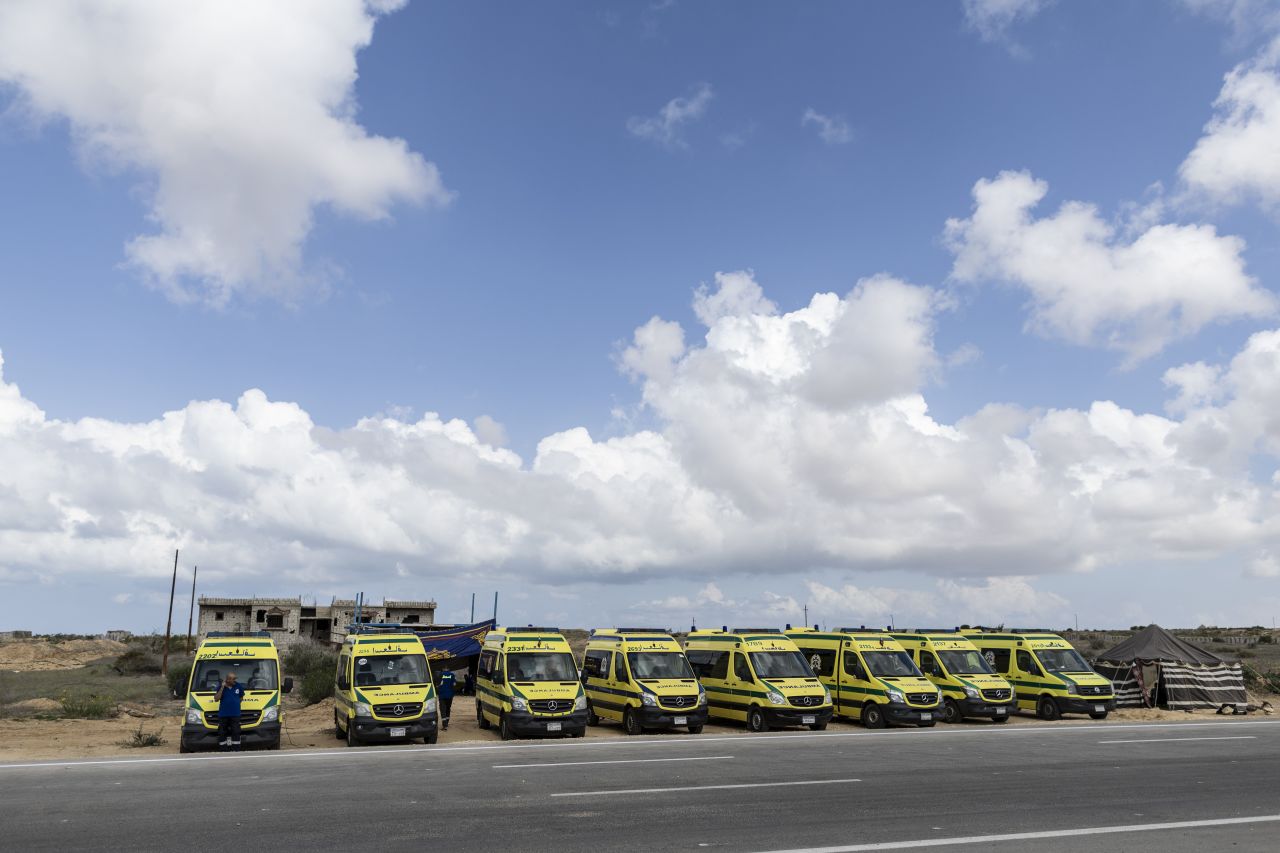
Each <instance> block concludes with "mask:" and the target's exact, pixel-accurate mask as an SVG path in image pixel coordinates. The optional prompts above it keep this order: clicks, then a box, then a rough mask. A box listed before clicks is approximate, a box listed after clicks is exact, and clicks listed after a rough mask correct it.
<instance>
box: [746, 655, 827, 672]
mask: <svg viewBox="0 0 1280 853" xmlns="http://www.w3.org/2000/svg"><path fill="white" fill-rule="evenodd" d="M751 664H752V666H754V667H755V668H756V677H757V678H813V670H812V669H810V668H809V664H808V662H807V661H806V660H805V659H804V658H803V657H801V656H800V653H799V652H752V653H751Z"/></svg>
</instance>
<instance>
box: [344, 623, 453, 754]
mask: <svg viewBox="0 0 1280 853" xmlns="http://www.w3.org/2000/svg"><path fill="white" fill-rule="evenodd" d="M437 705H438V703H437V701H436V691H435V686H434V685H433V684H432V680H431V667H430V665H429V664H428V663H427V655H426V651H425V650H424V649H423V648H422V640H420V639H418V636H417V635H416V634H414V633H412V632H409V631H396V630H395V629H393V628H388V627H384V626H371V627H356V628H353V629H352V630H351V631H350V632H348V634H347V637H346V639H345V640H344V641H343V643H342V649H341V650H340V651H339V652H338V667H337V669H336V670H335V672H334V684H333V724H334V733H335V734H336V735H337V737H338V739H339V740H343V739H345V740H346V742H347V746H360V745H361V744H365V743H407V742H409V741H412V740H415V739H417V738H421V739H422V741H423V742H424V743H435V742H436V740H437V739H438V738H439V736H440V718H439V709H438V707H437Z"/></svg>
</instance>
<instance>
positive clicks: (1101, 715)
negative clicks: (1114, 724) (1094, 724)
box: [1089, 711, 1107, 720]
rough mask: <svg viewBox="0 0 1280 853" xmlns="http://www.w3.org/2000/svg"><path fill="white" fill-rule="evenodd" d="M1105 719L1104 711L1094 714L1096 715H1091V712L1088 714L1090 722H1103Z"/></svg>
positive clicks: (1105, 713)
mask: <svg viewBox="0 0 1280 853" xmlns="http://www.w3.org/2000/svg"><path fill="white" fill-rule="evenodd" d="M1106 718H1107V712H1106V711H1099V712H1098V713H1096V714H1095V713H1093V712H1090V713H1089V719H1091V720H1105V719H1106Z"/></svg>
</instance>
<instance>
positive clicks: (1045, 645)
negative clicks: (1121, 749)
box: [961, 628, 1116, 720]
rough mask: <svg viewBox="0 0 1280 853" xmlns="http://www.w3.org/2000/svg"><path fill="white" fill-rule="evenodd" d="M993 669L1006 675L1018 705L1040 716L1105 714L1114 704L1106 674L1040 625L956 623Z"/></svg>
mask: <svg viewBox="0 0 1280 853" xmlns="http://www.w3.org/2000/svg"><path fill="white" fill-rule="evenodd" d="M961 633H962V634H963V635H964V636H965V637H967V638H968V640H969V642H971V643H973V644H974V645H975V646H977V648H978V651H980V652H981V653H982V656H983V657H985V658H986V659H987V663H989V664H991V666H992V668H993V669H995V671H996V672H998V673H1000V674H1001V675H1003V676H1005V677H1006V678H1008V679H1009V682H1010V683H1011V684H1012V685H1013V689H1014V691H1015V696H1016V697H1017V706H1018V708H1020V709H1022V710H1024V711H1035V712H1036V715H1037V716H1038V717H1040V719H1042V720H1056V719H1058V718H1059V717H1061V716H1062V715H1063V714H1088V715H1089V716H1090V717H1092V718H1093V719H1095V720H1105V719H1106V718H1107V714H1108V713H1110V712H1111V711H1112V710H1114V709H1115V707H1116V697H1115V694H1114V692H1113V690H1112V687H1111V680H1110V679H1108V678H1104V677H1103V676H1101V675H1098V673H1096V672H1094V671H1093V667H1091V666H1089V664H1088V663H1086V662H1085V659H1084V658H1083V657H1081V656H1080V653H1079V652H1077V651H1076V650H1075V649H1074V648H1073V647H1072V645H1071V644H1070V643H1068V642H1067V641H1066V640H1064V639H1062V637H1060V636H1058V635H1057V634H1053V633H1050V632H1048V631H1043V630H1038V629H1037V630H1008V631H1005V630H1000V629H989V628H969V629H964V628H962V629H961Z"/></svg>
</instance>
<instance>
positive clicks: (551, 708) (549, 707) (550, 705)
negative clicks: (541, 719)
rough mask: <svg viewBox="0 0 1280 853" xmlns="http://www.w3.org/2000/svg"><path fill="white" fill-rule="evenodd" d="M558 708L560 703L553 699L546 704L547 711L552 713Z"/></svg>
mask: <svg viewBox="0 0 1280 853" xmlns="http://www.w3.org/2000/svg"><path fill="white" fill-rule="evenodd" d="M559 707H560V703H559V702H557V701H556V700H554V699H552V700H551V701H550V702H548V703H547V710H548V711H554V710H555V709H556V708H559Z"/></svg>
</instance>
